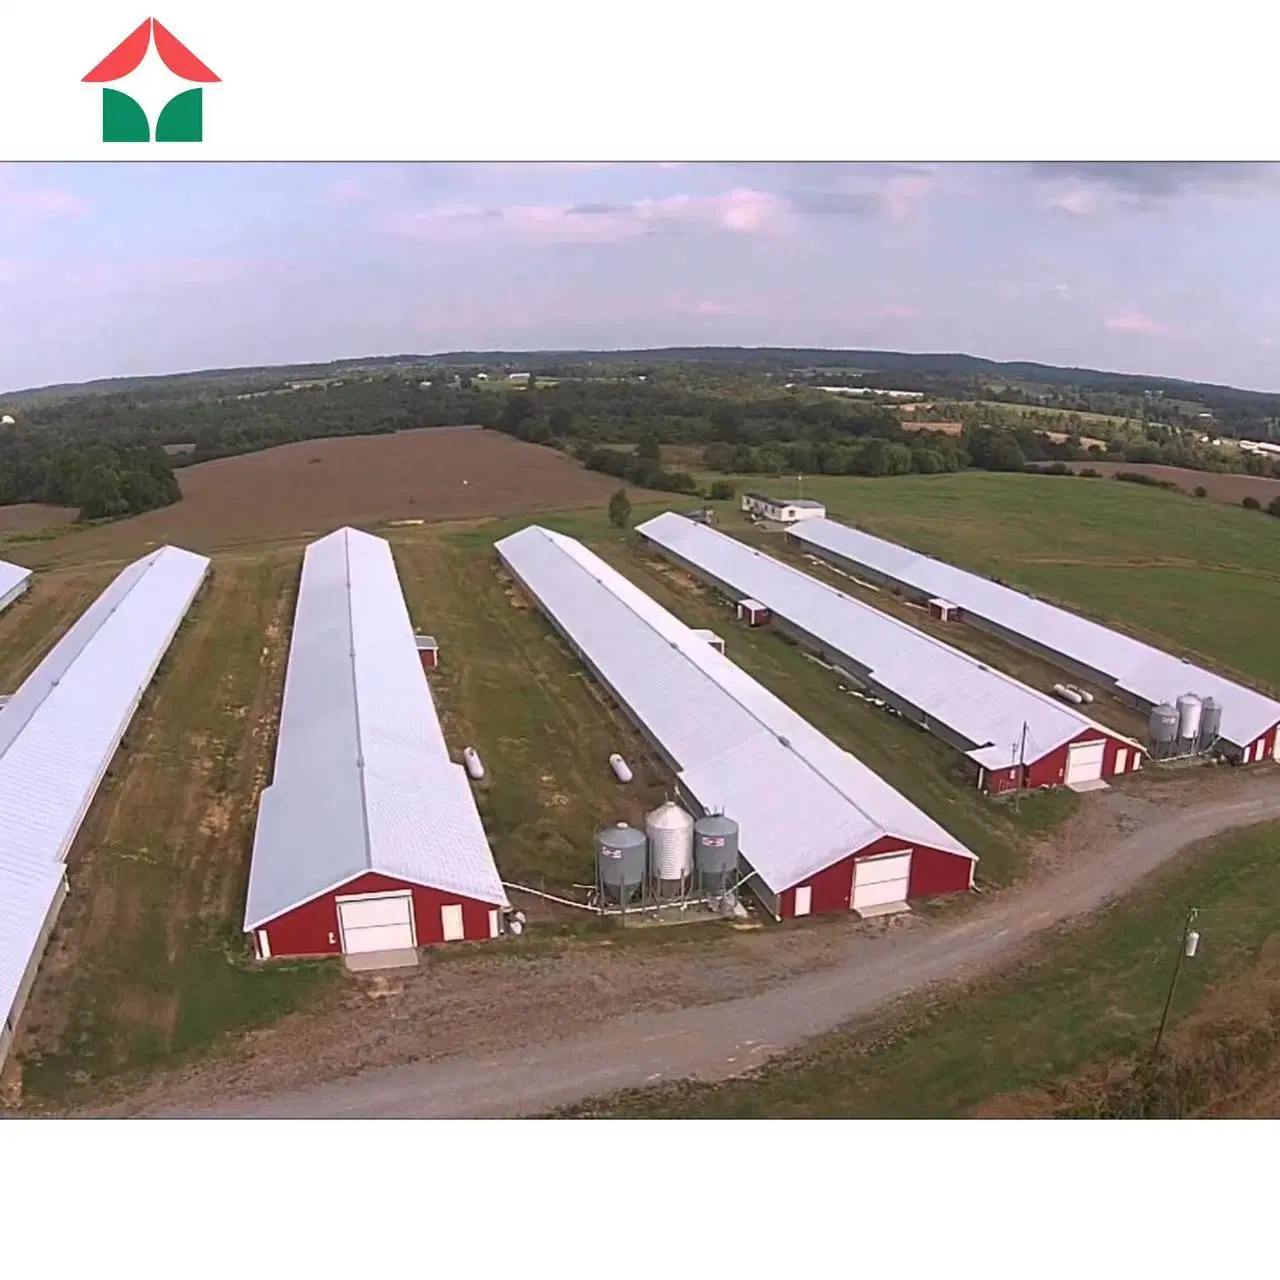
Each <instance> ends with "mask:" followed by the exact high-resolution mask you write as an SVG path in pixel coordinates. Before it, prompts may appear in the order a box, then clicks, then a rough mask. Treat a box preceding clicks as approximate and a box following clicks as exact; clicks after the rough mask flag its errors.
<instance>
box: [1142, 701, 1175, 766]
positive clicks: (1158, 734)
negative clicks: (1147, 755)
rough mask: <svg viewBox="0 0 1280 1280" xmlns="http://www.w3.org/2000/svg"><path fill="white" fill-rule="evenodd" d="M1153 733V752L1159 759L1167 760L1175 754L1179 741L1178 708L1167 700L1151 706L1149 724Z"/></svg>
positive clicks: (1148, 726) (1149, 729)
mask: <svg viewBox="0 0 1280 1280" xmlns="http://www.w3.org/2000/svg"><path fill="white" fill-rule="evenodd" d="M1147 732H1148V733H1149V734H1150V735H1151V754H1152V755H1153V756H1154V757H1155V758H1156V759H1157V760H1167V759H1168V758H1169V757H1170V756H1171V755H1173V753H1174V751H1175V749H1176V747H1177V742H1178V709H1177V707H1174V706H1171V705H1170V704H1169V703H1167V702H1161V703H1159V704H1158V705H1156V706H1154V707H1152V708H1151V720H1150V721H1149V722H1148V725H1147Z"/></svg>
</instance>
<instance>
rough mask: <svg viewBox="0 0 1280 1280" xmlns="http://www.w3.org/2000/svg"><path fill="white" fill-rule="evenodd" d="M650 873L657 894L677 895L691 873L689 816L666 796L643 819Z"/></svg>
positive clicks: (686, 884)
mask: <svg viewBox="0 0 1280 1280" xmlns="http://www.w3.org/2000/svg"><path fill="white" fill-rule="evenodd" d="M644 825H645V830H646V831H647V832H648V835H649V855H650V860H651V861H650V875H652V877H653V880H654V884H655V886H656V888H657V891H658V893H659V894H661V895H663V896H665V897H678V896H679V895H680V894H682V893H683V892H684V891H685V890H686V889H688V887H689V879H690V877H691V876H692V875H693V817H692V815H691V814H688V813H686V812H685V811H684V810H683V809H682V808H681V807H680V806H679V805H678V804H675V803H674V802H672V801H670V800H668V801H667V803H666V804H663V805H659V806H658V807H657V808H656V809H654V810H653V811H652V812H651V813H650V814H649V816H648V817H647V818H646V819H645V823H644Z"/></svg>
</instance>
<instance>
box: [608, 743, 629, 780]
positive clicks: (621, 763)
mask: <svg viewBox="0 0 1280 1280" xmlns="http://www.w3.org/2000/svg"><path fill="white" fill-rule="evenodd" d="M609 768H610V769H612V770H613V776H614V777H615V778H617V780H618V781H619V782H630V781H631V779H632V778H633V777H634V776H635V775H634V774H633V773H632V772H631V766H630V765H629V764H628V763H627V762H626V761H625V760H624V759H623V758H622V757H621V756H620V755H619V754H618V753H617V752H616V751H615V752H614V753H613V755H611V756H610V757H609Z"/></svg>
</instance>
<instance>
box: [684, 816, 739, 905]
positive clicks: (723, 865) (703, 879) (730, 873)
mask: <svg viewBox="0 0 1280 1280" xmlns="http://www.w3.org/2000/svg"><path fill="white" fill-rule="evenodd" d="M693 862H694V868H695V870H696V872H697V876H698V890H699V892H701V893H708V894H712V893H724V892H725V890H726V889H728V888H729V886H730V885H731V884H733V881H734V879H735V877H736V876H737V873H738V824H737V823H736V822H734V820H733V819H732V818H726V817H725V816H724V815H723V814H718V813H712V814H708V815H707V817H705V818H699V819H698V820H697V822H695V823H694V824H693Z"/></svg>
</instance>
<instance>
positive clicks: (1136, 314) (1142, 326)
mask: <svg viewBox="0 0 1280 1280" xmlns="http://www.w3.org/2000/svg"><path fill="white" fill-rule="evenodd" d="M1102 326H1103V328H1104V329H1110V330H1111V332H1112V333H1133V334H1139V335H1141V336H1143V337H1148V338H1176V337H1177V336H1178V333H1179V331H1178V329H1177V328H1176V327H1175V326H1173V325H1169V324H1165V323H1164V322H1163V321H1161V320H1157V319H1155V317H1154V316H1150V315H1148V314H1147V313H1146V312H1145V311H1139V310H1138V309H1137V308H1135V307H1125V308H1123V309H1121V310H1119V311H1114V312H1112V313H1111V314H1110V315H1109V316H1107V317H1106V319H1105V320H1103V322H1102Z"/></svg>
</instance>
